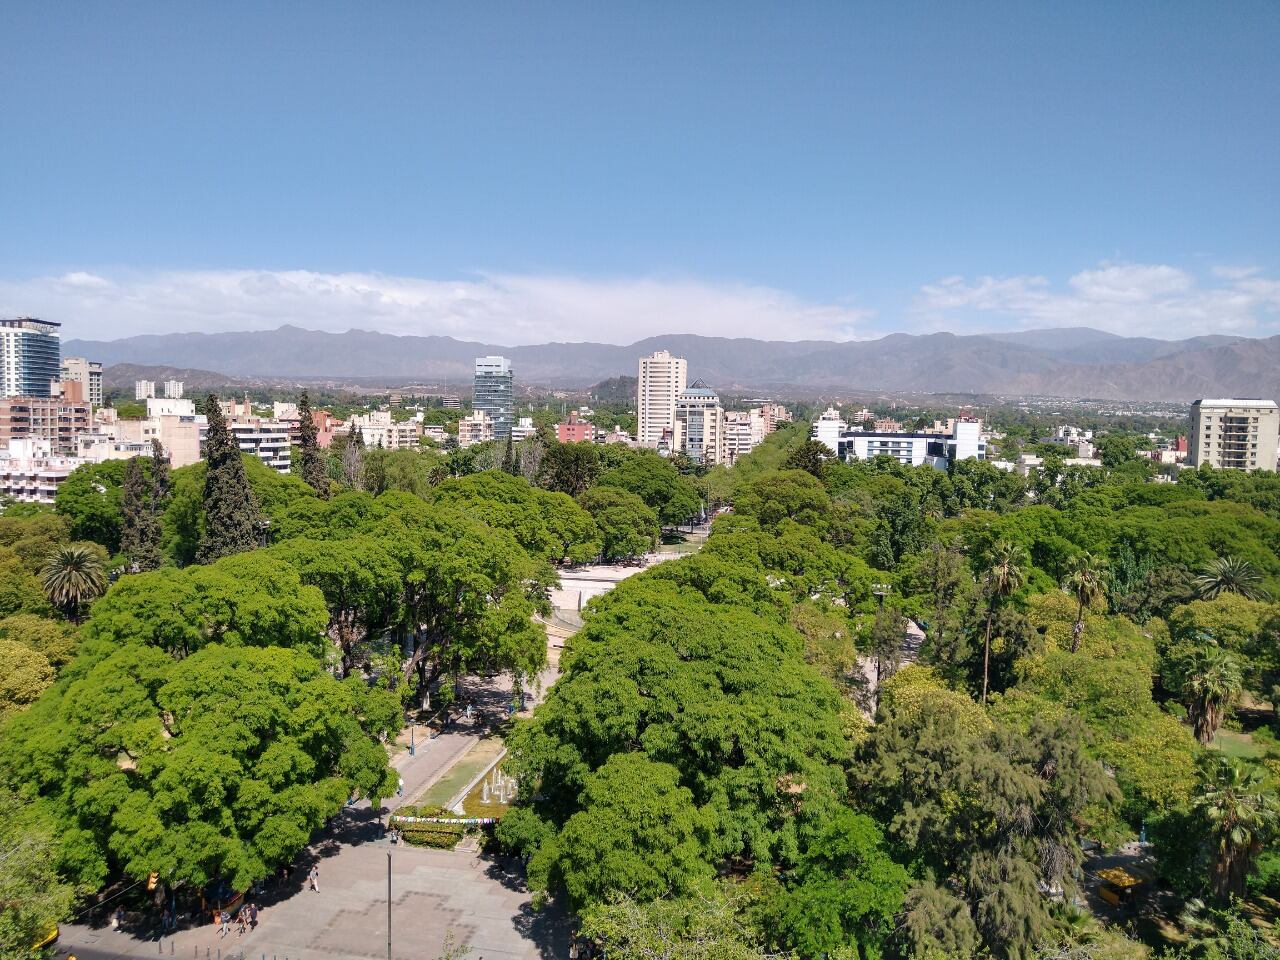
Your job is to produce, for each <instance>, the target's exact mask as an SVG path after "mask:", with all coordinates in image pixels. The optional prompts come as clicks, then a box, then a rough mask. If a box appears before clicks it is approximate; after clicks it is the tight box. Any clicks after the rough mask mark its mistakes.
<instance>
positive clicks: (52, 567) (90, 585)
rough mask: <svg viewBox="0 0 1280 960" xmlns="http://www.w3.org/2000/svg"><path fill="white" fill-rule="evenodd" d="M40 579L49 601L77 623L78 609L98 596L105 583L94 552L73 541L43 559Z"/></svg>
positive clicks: (100, 563) (104, 577)
mask: <svg viewBox="0 0 1280 960" xmlns="http://www.w3.org/2000/svg"><path fill="white" fill-rule="evenodd" d="M40 579H41V581H42V582H43V584H44V592H45V594H46V595H47V596H48V597H49V600H50V602H52V603H53V605H54V606H56V607H60V608H61V609H62V611H63V612H64V613H66V615H67V616H68V617H69V618H70V619H71V620H72V621H75V622H77V623H78V622H79V618H80V608H81V607H82V606H84V604H86V603H91V602H92V601H93V600H94V599H95V598H97V597H98V596H100V595H101V594H102V591H103V590H104V589H105V588H106V585H107V578H106V575H105V574H104V573H103V571H102V561H101V560H99V559H98V555H97V554H96V553H94V552H93V550H92V549H91V548H89V547H87V546H84V545H83V544H76V543H73V544H71V545H69V546H65V547H59V548H58V549H57V550H55V551H54V552H53V554H52V556H50V557H49V559H48V560H46V561H45V564H44V569H42V570H41V571H40Z"/></svg>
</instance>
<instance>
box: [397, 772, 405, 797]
mask: <svg viewBox="0 0 1280 960" xmlns="http://www.w3.org/2000/svg"><path fill="white" fill-rule="evenodd" d="M396 796H398V797H403V796H404V777H401V778H400V787H399V789H397V790H396Z"/></svg>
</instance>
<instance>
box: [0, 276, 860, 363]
mask: <svg viewBox="0 0 1280 960" xmlns="http://www.w3.org/2000/svg"><path fill="white" fill-rule="evenodd" d="M12 315H31V316H40V317H44V318H46V319H49V320H58V321H60V322H62V324H63V332H64V336H66V337H87V338H93V339H112V338H115V337H123V336H129V335H131V334H137V333H169V332H173V331H192V330H199V331H226V330H260V329H270V328H274V327H277V326H279V325H280V324H282V323H293V324H296V325H298V326H302V327H306V328H308V329H313V330H330V331H336V332H341V331H344V330H348V329H351V328H357V329H366V330H377V331H379V332H382V333H394V334H419V335H428V334H442V335H448V336H454V337H458V338H460V339H468V340H480V341H485V342H489V343H495V344H501V345H517V344H527V343H544V342H547V341H549V340H569V341H577V340H592V341H597V342H605V343H631V342H633V341H635V340H639V339H642V338H644V337H648V336H655V335H660V334H670V333H684V332H688V333H700V334H704V335H707V336H726V337H751V336H755V337H764V338H768V339H773V340H800V339H808V338H820V339H842V340H843V339H849V338H851V337H853V336H855V334H856V333H862V332H863V331H862V327H863V324H865V322H866V321H867V320H868V319H869V318H870V317H871V315H872V314H871V311H868V310H863V309H858V308H855V307H850V306H842V305H831V304H816V303H810V302H807V301H804V300H802V299H800V298H798V297H795V296H793V295H791V294H788V293H784V292H782V291H779V290H774V289H771V288H768V287H760V286H750V285H745V284H738V285H735V284H711V283H700V282H696V281H668V280H656V279H623V280H587V279H579V278H573V277H559V276H518V275H481V276H479V277H477V278H475V279H471V280H429V279H421V278H416V277H394V276H383V275H380V274H369V273H343V274H331V273H314V272H311V271H306V270H287V271H269V270H209V271H170V272H155V273H108V274H106V275H103V274H94V273H88V272H84V271H77V272H73V273H67V274H63V275H62V276H45V277H35V278H31V279H25V280H2V279H0V316H12ZM864 335H865V334H864Z"/></svg>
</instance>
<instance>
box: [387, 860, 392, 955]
mask: <svg viewBox="0 0 1280 960" xmlns="http://www.w3.org/2000/svg"><path fill="white" fill-rule="evenodd" d="M387 960H391V851H390V850H388V851H387Z"/></svg>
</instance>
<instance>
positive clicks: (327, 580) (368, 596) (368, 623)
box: [271, 536, 404, 676]
mask: <svg viewBox="0 0 1280 960" xmlns="http://www.w3.org/2000/svg"><path fill="white" fill-rule="evenodd" d="M271 553H272V554H273V555H275V556H277V557H279V558H280V559H281V560H283V561H284V562H285V563H287V564H288V565H289V566H291V567H293V568H294V569H295V570H296V571H297V572H298V576H299V577H300V578H301V580H302V582H303V583H305V584H309V585H311V586H313V587H317V588H319V589H320V591H321V592H322V593H323V594H324V598H325V604H326V605H327V606H328V608H329V636H330V638H331V639H332V640H333V642H334V643H335V644H336V646H337V648H338V651H339V653H340V655H341V659H342V675H343V676H347V675H349V674H350V673H351V671H352V670H353V669H354V667H355V666H356V664H357V659H358V648H359V647H360V646H361V645H363V644H367V643H368V642H369V641H370V640H371V639H373V638H374V637H375V636H376V635H377V634H378V633H379V632H381V631H382V630H385V629H387V628H388V627H390V626H391V625H392V624H394V623H396V622H397V620H398V619H399V614H400V600H401V596H402V595H403V592H404V586H403V573H402V571H401V567H400V565H399V563H398V562H397V561H396V559H395V557H394V556H392V555H391V554H390V553H389V552H388V551H387V550H385V549H384V548H383V547H382V545H381V544H380V543H378V542H377V541H376V540H374V539H373V538H371V537H367V536H357V537H349V538H344V539H341V540H307V539H297V540H289V541H287V542H286V543H283V544H280V545H278V546H275V547H273V548H272V549H271Z"/></svg>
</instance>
